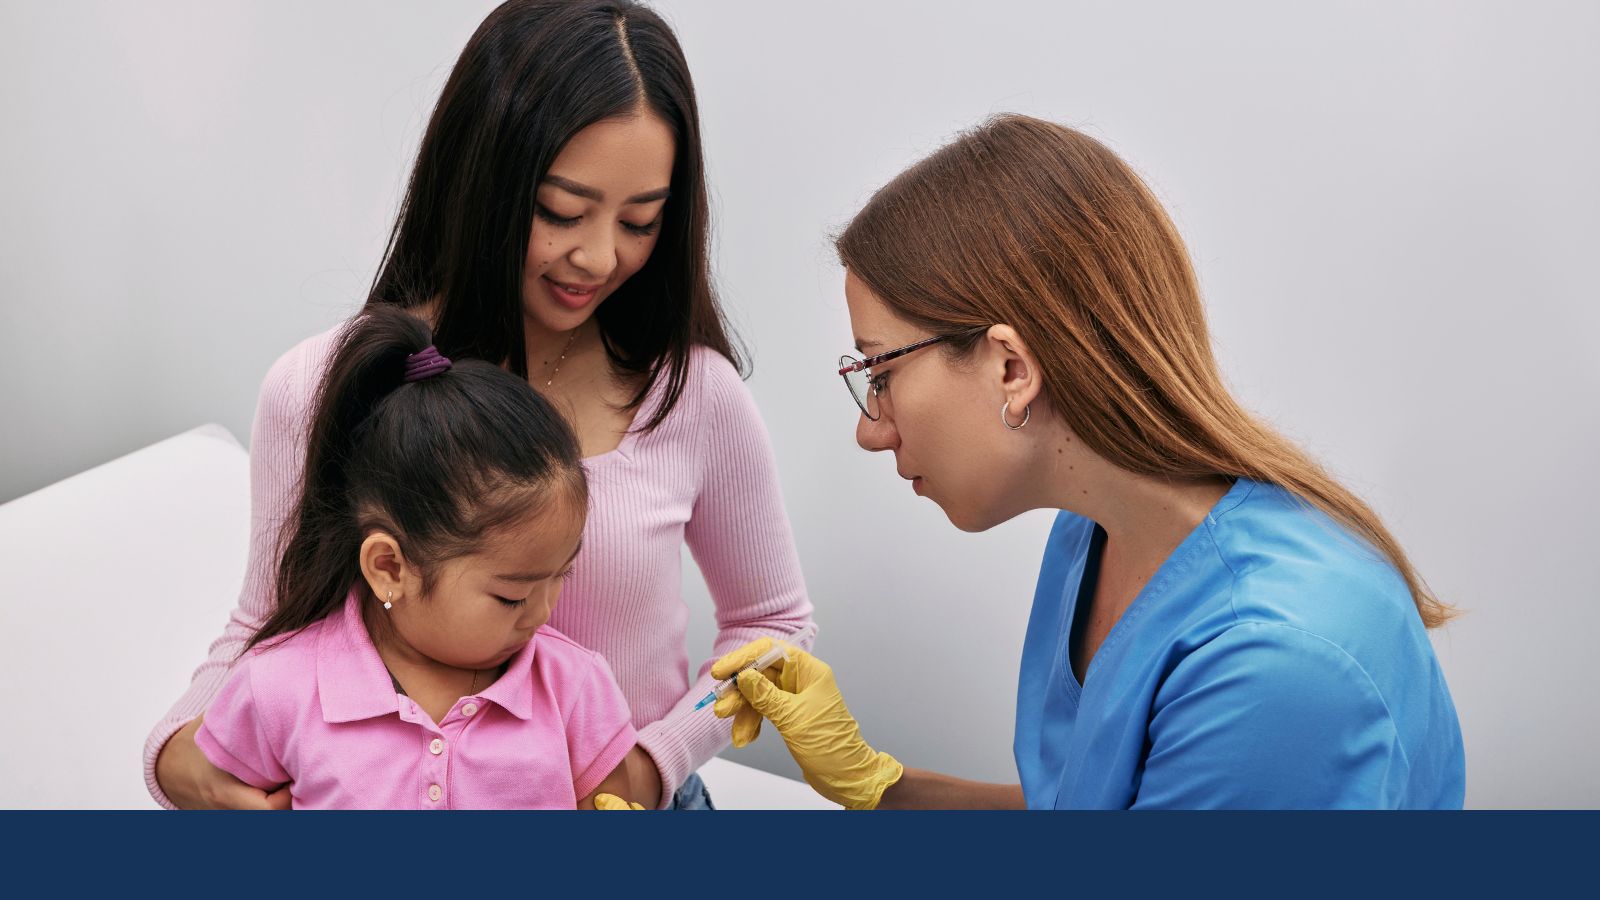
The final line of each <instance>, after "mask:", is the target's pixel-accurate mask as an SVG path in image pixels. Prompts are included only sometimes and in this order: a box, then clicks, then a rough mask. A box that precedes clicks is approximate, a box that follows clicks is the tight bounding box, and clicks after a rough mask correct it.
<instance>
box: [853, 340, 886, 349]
mask: <svg viewBox="0 0 1600 900" xmlns="http://www.w3.org/2000/svg"><path fill="white" fill-rule="evenodd" d="M882 346H883V343H882V342H881V341H863V340H861V339H860V338H856V352H857V353H865V352H867V350H868V349H870V348H872V347H882Z"/></svg>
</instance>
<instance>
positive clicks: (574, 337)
mask: <svg viewBox="0 0 1600 900" xmlns="http://www.w3.org/2000/svg"><path fill="white" fill-rule="evenodd" d="M582 327H583V326H582V325H579V326H578V328H574V329H572V334H571V336H569V337H568V338H567V345H566V346H565V347H562V348H561V358H560V359H557V360H556V367H555V369H554V370H552V371H551V372H550V380H549V381H546V382H545V383H544V386H545V387H549V386H550V385H552V384H554V383H555V380H556V372H559V371H561V364H562V363H563V362H566V360H567V351H569V350H571V349H572V342H573V341H576V340H577V339H578V329H579V328H582Z"/></svg>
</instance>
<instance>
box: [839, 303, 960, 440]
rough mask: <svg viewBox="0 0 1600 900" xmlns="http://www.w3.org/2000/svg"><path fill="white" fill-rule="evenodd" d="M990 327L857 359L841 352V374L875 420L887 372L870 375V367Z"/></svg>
mask: <svg viewBox="0 0 1600 900" xmlns="http://www.w3.org/2000/svg"><path fill="white" fill-rule="evenodd" d="M988 329H989V326H988V325H979V326H977V327H975V328H971V329H968V330H967V331H966V332H964V333H962V334H957V335H948V334H941V335H939V336H937V337H931V338H928V339H927V340H923V341H917V342H916V343H915V344H907V345H905V346H904V347H901V348H900V349H898V350H890V351H889V352H888V353H880V354H878V355H877V356H872V357H868V358H867V359H856V358H855V357H854V356H849V355H846V356H841V357H839V377H840V378H843V379H844V385H845V387H847V388H849V389H850V396H851V397H853V398H854V399H855V401H856V406H859V407H861V414H862V415H864V416H866V417H867V418H868V419H871V420H872V421H874V422H876V421H878V416H879V415H880V412H879V409H880V407H879V405H878V395H879V394H881V393H882V392H883V390H884V381H885V376H883V375H877V376H874V375H871V374H869V373H868V372H867V370H868V369H870V368H872V367H873V366H879V365H882V364H884V363H886V362H888V361H890V360H892V359H899V358H900V357H902V356H905V355H906V354H907V353H911V352H913V351H916V350H921V349H922V348H923V347H927V346H930V345H932V344H937V343H939V342H940V341H944V340H949V339H950V338H952V337H968V336H970V335H974V334H977V333H978V332H980V331H987V330H988Z"/></svg>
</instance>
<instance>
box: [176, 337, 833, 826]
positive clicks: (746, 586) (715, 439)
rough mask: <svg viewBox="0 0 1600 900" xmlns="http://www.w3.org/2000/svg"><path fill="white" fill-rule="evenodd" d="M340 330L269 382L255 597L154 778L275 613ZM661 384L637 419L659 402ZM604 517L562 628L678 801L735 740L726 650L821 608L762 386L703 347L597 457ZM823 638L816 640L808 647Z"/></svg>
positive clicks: (249, 571) (218, 653)
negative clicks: (316, 413)
mask: <svg viewBox="0 0 1600 900" xmlns="http://www.w3.org/2000/svg"><path fill="white" fill-rule="evenodd" d="M337 334H338V329H337V328H335V329H333V330H330V331H327V332H324V333H323V334H319V335H316V336H315V337H311V338H308V339H306V340H304V341H302V342H301V343H300V344H299V345H297V346H296V347H294V348H293V349H292V350H290V351H289V352H288V353H285V354H284V355H283V356H282V357H280V358H279V359H278V361H277V362H276V363H275V364H274V365H273V366H272V369H271V370H270V371H269V372H268V373H267V377H266V381H265V382H264V383H263V384H262V386H261V397H260V401H259V403H258V405H257V407H256V416H255V422H254V424H253V425H252V428H251V449H250V492H251V506H250V518H251V538H250V556H249V563H248V565H247V567H246V570H245V579H244V587H243V590H242V591H241V592H240V594H239V605H238V607H237V608H235V609H234V611H233V614H232V616H231V617H230V618H229V620H228V624H227V626H226V627H225V628H224V629H223V632H222V634H221V636H219V637H218V638H217V639H216V640H215V641H214V642H213V643H212V644H211V651H210V654H209V656H208V657H207V658H206V661H205V662H203V663H201V664H200V667H199V668H198V669H196V670H195V673H194V678H193V681H192V682H191V683H190V685H189V690H188V692H186V693H185V694H184V695H183V697H182V698H181V699H179V700H178V702H177V703H176V704H174V706H173V707H172V709H171V710H170V711H168V713H167V715H166V717H165V718H163V719H162V720H161V721H160V722H158V723H157V724H156V726H155V729H154V730H153V731H151V733H150V737H149V739H148V740H147V741H146V742H145V753H144V768H145V782H146V784H147V785H148V786H149V788H150V794H151V796H153V797H154V798H155V799H156V800H157V801H158V802H159V803H161V804H162V805H164V806H169V807H170V806H171V803H170V801H168V800H167V797H166V795H165V794H163V793H162V791H161V788H160V786H159V785H158V784H157V783H156V779H155V760H156V756H157V754H158V753H160V751H161V747H162V746H163V745H165V744H166V742H167V739H168V738H170V737H172V735H173V734H174V733H176V732H177V731H178V730H179V729H180V728H182V727H183V726H184V724H185V723H187V722H188V721H189V720H191V719H193V718H194V717H195V716H197V715H199V714H200V713H201V712H202V711H203V710H204V709H205V707H206V704H207V703H209V702H210V701H211V698H212V697H213V696H214V695H215V694H216V692H217V690H218V688H220V687H221V685H222V682H223V680H224V679H225V677H226V676H227V673H228V669H229V667H230V666H231V665H232V664H233V661H234V658H235V657H236V656H237V655H238V653H239V650H240V649H241V648H242V647H243V646H244V642H245V641H246V640H247V639H248V638H249V636H250V635H251V634H252V633H254V631H255V629H256V628H257V627H258V626H259V625H260V623H261V622H262V621H264V620H265V618H266V616H267V615H268V614H269V612H270V611H271V609H272V606H273V603H274V602H275V601H274V597H273V594H272V581H273V578H274V573H275V570H276V567H277V559H276V555H275V552H274V548H276V547H277V541H278V536H279V532H280V530H281V526H282V524H283V522H284V521H285V520H286V519H287V518H288V516H289V515H290V514H291V513H292V512H293V508H294V502H295V499H296V493H297V491H298V489H299V483H300V473H301V470H302V468H303V466H304V462H305V429H306V426H307V421H308V419H309V416H310V406H311V402H312V396H313V394H314V393H315V391H316V388H317V384H318V382H319V381H320V379H321V377H322V373H323V370H324V368H325V367H326V365H327V362H328V357H329V355H330V354H331V353H332V352H333V346H334V340H335V338H336V337H337ZM659 394H660V392H659V391H653V392H652V393H651V396H650V397H649V398H648V399H647V400H646V401H645V403H644V406H643V408H642V409H641V411H640V414H639V416H638V417H637V418H636V420H635V421H637V422H644V421H646V420H647V415H648V413H649V412H650V411H651V410H653V409H654V408H655V407H656V405H657V403H658V401H659ZM584 467H585V469H586V470H587V471H588V474H589V520H588V523H587V525H586V526H585V527H584V531H583V550H582V551H581V552H580V553H579V555H578V559H577V561H576V563H575V571H574V574H573V577H572V579H571V580H570V581H568V582H567V585H566V588H565V590H563V592H562V596H561V601H560V602H559V603H558V604H557V605H556V609H555V613H554V615H553V616H552V618H551V620H550V624H551V625H552V626H554V627H555V628H556V629H557V630H559V631H561V632H562V633H564V634H566V635H567V636H569V637H571V638H572V639H573V640H576V641H578V642H579V643H581V644H583V645H584V646H587V647H589V648H590V649H593V650H597V651H599V652H600V654H601V655H603V656H604V657H605V658H606V660H607V662H609V663H610V664H611V668H612V670H613V671H614V672H615V674H616V676H617V682H618V684H619V685H620V686H621V687H622V693H623V696H625V697H626V698H627V700H628V705H629V706H630V707H631V709H632V712H633V724H634V727H635V728H636V729H638V732H639V743H640V745H641V746H643V747H644V748H645V750H647V751H648V752H649V754H650V756H651V757H652V758H653V759H654V760H655V762H656V765H657V767H658V768H659V769H660V770H661V781H662V805H663V806H666V805H669V804H670V802H671V797H672V793H673V791H674V790H676V789H677V787H678V785H679V784H681V783H682V782H683V780H684V779H685V778H687V777H688V776H689V774H690V773H691V772H693V771H694V770H695V769H697V768H699V767H700V765H701V764H702V763H704V762H705V761H706V760H708V759H710V758H711V757H713V756H715V755H716V754H717V752H718V751H720V750H721V749H722V748H723V747H725V746H727V744H728V742H729V730H730V725H729V723H728V722H727V721H725V720H722V719H718V718H716V717H715V716H713V715H712V714H711V711H710V710H709V709H702V710H700V711H699V712H692V711H691V709H690V707H691V706H692V705H693V703H694V701H695V700H697V699H699V698H700V697H702V696H704V695H705V693H706V692H707V691H708V690H710V685H711V683H712V681H711V678H710V675H709V674H708V671H709V669H710V667H711V663H712V662H713V661H715V660H716V659H717V658H718V657H719V656H721V655H722V654H724V653H726V652H728V651H730V650H733V649H735V648H737V647H739V646H740V645H742V644H744V643H745V642H747V641H750V640H753V639H755V638H757V637H760V636H762V635H769V634H770V635H774V636H784V635H789V634H792V633H794V632H795V631H797V630H798V629H800V628H801V627H803V626H804V625H806V624H807V623H808V622H810V620H811V603H810V601H809V600H808V599H807V597H806V591H805V583H804V581H803V580H802V578H801V574H800V560H799V558H798V556H797V554H796V553H795V548H794V539H793V536H792V534H791V533H790V530H789V522H788V519H787V517H786V515H785V513H784V508H783V498H782V495H781V494H780V492H779V489H778V478H777V471H776V468H775V465H774V462H773V458H772V447H771V444H770V442H769V440H768V437H767V432H766V428H765V426H764V425H763V424H762V422H761V417H760V414H759V413H758V412H757V411H756V406H755V401H754V399H753V398H752V397H751V396H750V391H749V389H748V388H746V387H745V385H744V383H743V382H742V381H740V380H739V376H738V373H737V372H736V371H735V370H734V368H733V366H732V364H731V363H729V362H728V361H727V360H726V359H724V358H723V357H722V356H721V355H720V354H718V353H716V352H715V351H712V350H708V349H705V348H703V347H697V348H695V350H694V353H693V356H692V357H691V363H690V368H689V378H688V382H687V384H686V385H685V388H684V392H683V395H682V397H681V398H680V399H679V401H678V404H677V406H676V407H674V409H673V410H672V413H671V414H670V415H668V416H667V418H666V420H665V421H663V422H662V423H661V425H660V426H659V427H658V428H656V429H655V430H654V431H651V432H649V433H647V434H635V433H630V434H628V435H627V436H625V437H624V438H623V439H622V443H621V444H620V445H619V446H618V447H617V448H616V449H615V450H613V451H611V452H610V453H604V454H601V455H599V456H595V457H590V458H588V459H586V460H584ZM684 543H687V544H688V545H689V549H690V551H691V552H692V553H693V554H694V558H695V562H696V563H697V564H698V565H699V566H700V570H701V572H702V574H704V576H705V580H706V584H707V586H708V587H709V588H710V590H711V597H712V599H713V601H714V602H715V604H716V618H717V638H716V641H715V643H714V645H713V646H712V648H711V652H710V654H708V655H707V656H704V657H701V659H702V662H701V663H700V665H699V667H698V669H697V670H696V671H697V677H696V678H695V680H694V681H693V683H691V682H690V680H689V677H688V668H689V667H688V656H687V654H686V652H685V641H684V635H685V630H686V626H687V623H688V619H689V610H688V607H687V606H686V605H685V604H684V602H683V598H682V592H681V584H682V553H681V550H680V547H681V545H682V544H684ZM807 643H808V644H809V641H808V642H807Z"/></svg>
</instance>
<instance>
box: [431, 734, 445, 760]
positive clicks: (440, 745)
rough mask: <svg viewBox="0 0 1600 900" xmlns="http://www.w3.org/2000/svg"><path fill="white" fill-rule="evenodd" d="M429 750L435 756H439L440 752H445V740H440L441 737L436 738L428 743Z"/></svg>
mask: <svg viewBox="0 0 1600 900" xmlns="http://www.w3.org/2000/svg"><path fill="white" fill-rule="evenodd" d="M428 752H429V753H432V754H433V755H434V756H438V755H439V754H441V753H443V752H444V741H442V740H440V739H439V738H434V739H433V742H432V743H430V744H429V745H428Z"/></svg>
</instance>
